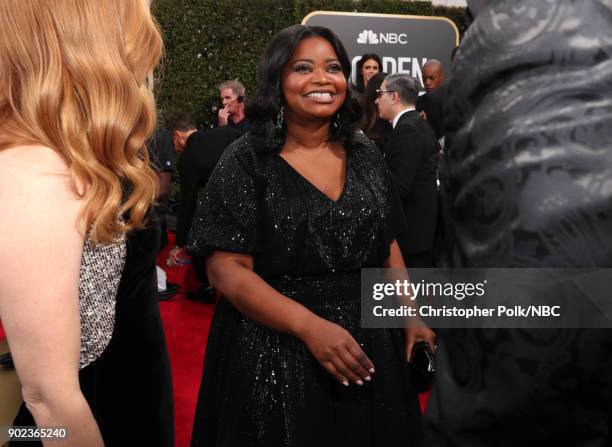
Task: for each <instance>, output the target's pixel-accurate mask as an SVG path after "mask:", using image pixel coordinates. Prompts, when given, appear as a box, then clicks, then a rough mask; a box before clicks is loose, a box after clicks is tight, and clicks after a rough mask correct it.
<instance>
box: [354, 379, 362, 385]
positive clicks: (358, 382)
mask: <svg viewBox="0 0 612 447" xmlns="http://www.w3.org/2000/svg"><path fill="white" fill-rule="evenodd" d="M355 383H356V384H357V385H359V386H361V385H363V382H362V381H361V380H358V381H357V382H355Z"/></svg>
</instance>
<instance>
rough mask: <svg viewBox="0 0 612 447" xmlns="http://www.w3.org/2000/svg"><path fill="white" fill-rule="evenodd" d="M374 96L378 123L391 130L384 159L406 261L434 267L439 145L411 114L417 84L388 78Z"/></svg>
mask: <svg viewBox="0 0 612 447" xmlns="http://www.w3.org/2000/svg"><path fill="white" fill-rule="evenodd" d="M377 94H378V98H377V99H376V104H377V106H378V114H379V116H380V118H381V119H386V120H388V121H389V122H391V124H392V125H393V131H392V132H391V134H390V136H389V139H388V142H387V147H386V152H385V159H386V161H387V165H388V166H389V171H390V173H391V178H392V179H393V182H394V184H395V187H396V189H397V192H398V194H399V196H400V200H401V202H402V206H403V209H404V214H405V216H406V221H407V224H408V228H407V230H408V233H407V237H406V240H405V248H404V251H405V253H404V261H405V262H406V265H407V266H408V267H432V266H433V262H432V253H431V250H432V246H433V241H434V233H435V228H436V222H437V219H438V193H437V186H436V160H437V156H438V143H437V141H436V137H435V136H434V133H433V131H432V130H431V127H430V126H429V124H427V122H426V121H424V120H423V119H421V117H420V116H419V113H418V112H417V111H416V109H415V104H416V101H417V98H418V95H419V81H418V80H417V79H415V78H413V77H411V76H409V75H407V74H393V75H389V76H387V77H386V78H385V80H384V82H383V83H382V84H381V86H380V89H379V90H378V92H377Z"/></svg>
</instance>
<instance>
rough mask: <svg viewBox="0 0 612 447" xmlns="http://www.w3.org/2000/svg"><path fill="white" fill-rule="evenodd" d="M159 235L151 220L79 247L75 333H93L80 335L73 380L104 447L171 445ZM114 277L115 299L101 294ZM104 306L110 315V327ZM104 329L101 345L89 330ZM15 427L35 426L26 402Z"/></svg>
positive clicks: (168, 374)
mask: <svg viewBox="0 0 612 447" xmlns="http://www.w3.org/2000/svg"><path fill="white" fill-rule="evenodd" d="M158 241H159V230H158V228H157V227H156V226H152V227H150V228H149V229H146V230H142V231H136V232H134V233H132V234H130V235H129V236H128V238H127V241H125V243H122V245H121V247H119V246H118V244H111V245H109V246H106V247H99V246H98V247H94V246H93V245H92V244H91V243H90V241H87V242H86V245H85V250H84V254H83V261H82V263H81V286H80V295H81V297H80V298H81V333H82V335H83V334H94V335H93V336H85V337H83V336H82V339H81V366H82V369H81V370H80V373H79V380H80V384H81V389H82V392H83V395H84V396H85V398H86V399H87V402H88V403H89V406H90V408H91V410H92V412H93V415H94V417H95V419H96V422H97V423H98V426H99V428H100V432H101V433H102V437H103V439H104V444H105V445H106V446H109V447H123V446H130V447H131V446H140V445H142V446H145V445H146V446H156V447H169V446H172V445H173V443H174V415H173V400H172V380H171V375H170V363H169V359H168V352H167V350H166V342H165V337H164V332H163V328H162V324H161V319H160V315H159V304H158V300H157V283H156V279H155V259H156V254H157V246H158V245H157V244H158V243H159V242H158ZM117 268H118V272H119V275H116V274H115V273H116V272H117V270H116V269H117ZM109 272H110V273H109ZM114 278H116V280H117V283H115V288H114V290H113V292H115V293H116V301H114V300H113V299H114V298H115V296H114V295H115V293H113V294H112V295H113V296H112V297H111V295H110V294H109V293H106V292H109V289H112V285H111V286H109V283H112V281H113V279H114ZM119 278H120V281H119ZM109 300H113V302H112V303H109ZM109 304H110V305H112V306H109ZM108 309H111V311H110V313H113V314H114V315H113V316H114V323H112V322H111V326H110V328H109V326H108V324H107V323H108V321H109V320H108V319H107V313H108V312H107V311H108ZM113 309H114V311H115V312H112V310H113ZM92 316H93V318H91V317H92ZM89 326H93V331H92V328H91V327H89ZM105 331H108V340H107V342H102V343H101V342H100V339H98V338H96V336H95V335H96V334H98V333H101V332H105ZM84 364H86V366H84V367H83V365H84ZM52 373H53V371H50V374H52ZM13 425H15V426H33V425H35V423H34V420H33V418H32V415H31V414H30V412H29V411H28V410H27V408H26V407H25V405H22V407H21V409H20V411H19V414H18V415H17V417H16V419H15V421H14V423H13ZM11 445H12V444H11ZM15 445H16V446H19V447H21V446H25V445H33V446H40V445H42V444H40V443H34V442H31V443H23V442H19V443H15Z"/></svg>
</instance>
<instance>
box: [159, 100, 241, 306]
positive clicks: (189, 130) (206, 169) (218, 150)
mask: <svg viewBox="0 0 612 447" xmlns="http://www.w3.org/2000/svg"><path fill="white" fill-rule="evenodd" d="M166 127H167V128H168V130H170V131H171V132H172V134H173V140H174V145H175V149H176V151H177V152H179V153H180V154H181V157H180V158H179V161H178V163H177V167H178V172H179V179H180V184H181V203H182V207H181V210H180V212H179V213H178V219H177V223H176V242H175V246H174V248H173V249H172V250H170V253H169V254H168V259H169V263H170V264H180V263H181V262H182V259H183V257H184V255H185V253H186V250H185V244H186V243H187V236H188V235H189V230H190V229H191V222H192V220H193V215H194V214H195V210H196V207H197V199H198V194H199V192H200V190H202V189H203V188H204V187H205V186H206V183H207V182H208V179H209V178H210V175H211V174H212V172H213V169H214V168H215V166H216V165H217V162H218V161H219V158H220V157H221V154H222V153H223V151H224V150H225V148H226V147H227V146H228V145H229V144H230V143H231V142H232V141H234V140H235V139H236V138H238V137H240V136H241V135H242V133H241V132H240V131H239V130H237V129H234V128H233V127H231V126H223V127H216V128H214V129H210V130H206V131H202V130H197V129H196V126H195V124H194V122H193V120H192V119H191V117H189V115H187V114H185V113H182V112H177V113H175V114H173V115H172V116H170V117H169V118H168V120H167V121H166ZM193 264H194V267H195V270H196V274H197V277H198V280H199V281H200V283H201V284H202V286H201V287H200V289H201V290H200V291H199V292H198V295H201V296H199V297H193V298H202V299H204V300H205V301H210V296H209V295H211V291H210V290H207V288H208V280H207V279H206V273H205V271H204V263H203V262H201V260H200V259H198V258H193Z"/></svg>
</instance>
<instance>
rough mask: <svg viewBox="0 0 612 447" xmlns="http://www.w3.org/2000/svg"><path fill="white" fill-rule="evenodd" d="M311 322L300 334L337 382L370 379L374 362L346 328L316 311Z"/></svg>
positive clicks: (344, 383)
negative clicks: (322, 316)
mask: <svg viewBox="0 0 612 447" xmlns="http://www.w3.org/2000/svg"><path fill="white" fill-rule="evenodd" d="M309 323H310V324H309V325H308V328H307V329H306V330H305V331H304V334H302V335H301V336H300V338H301V340H302V341H303V342H304V344H305V345H306V347H308V349H309V351H310V352H311V353H312V355H313V356H314V357H315V358H316V359H317V360H318V361H319V363H320V364H321V365H322V366H323V368H325V369H326V370H327V371H328V372H329V373H330V374H331V375H332V376H334V377H335V378H336V380H338V382H340V383H342V384H343V385H345V386H348V385H349V381H351V382H355V383H356V384H357V385H363V383H364V382H363V381H366V382H367V381H370V380H371V377H370V375H371V374H373V373H374V365H373V364H372V362H371V361H370V359H369V358H368V356H367V355H366V354H365V353H364V352H363V351H362V350H361V347H360V346H359V344H358V343H357V342H356V341H355V339H354V338H353V337H352V335H351V334H349V332H348V331H347V330H346V329H344V328H343V327H342V326H339V325H337V324H335V323H332V322H330V321H327V320H325V319H323V318H320V317H318V316H316V315H315V316H313V318H312V321H310V322H309Z"/></svg>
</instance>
